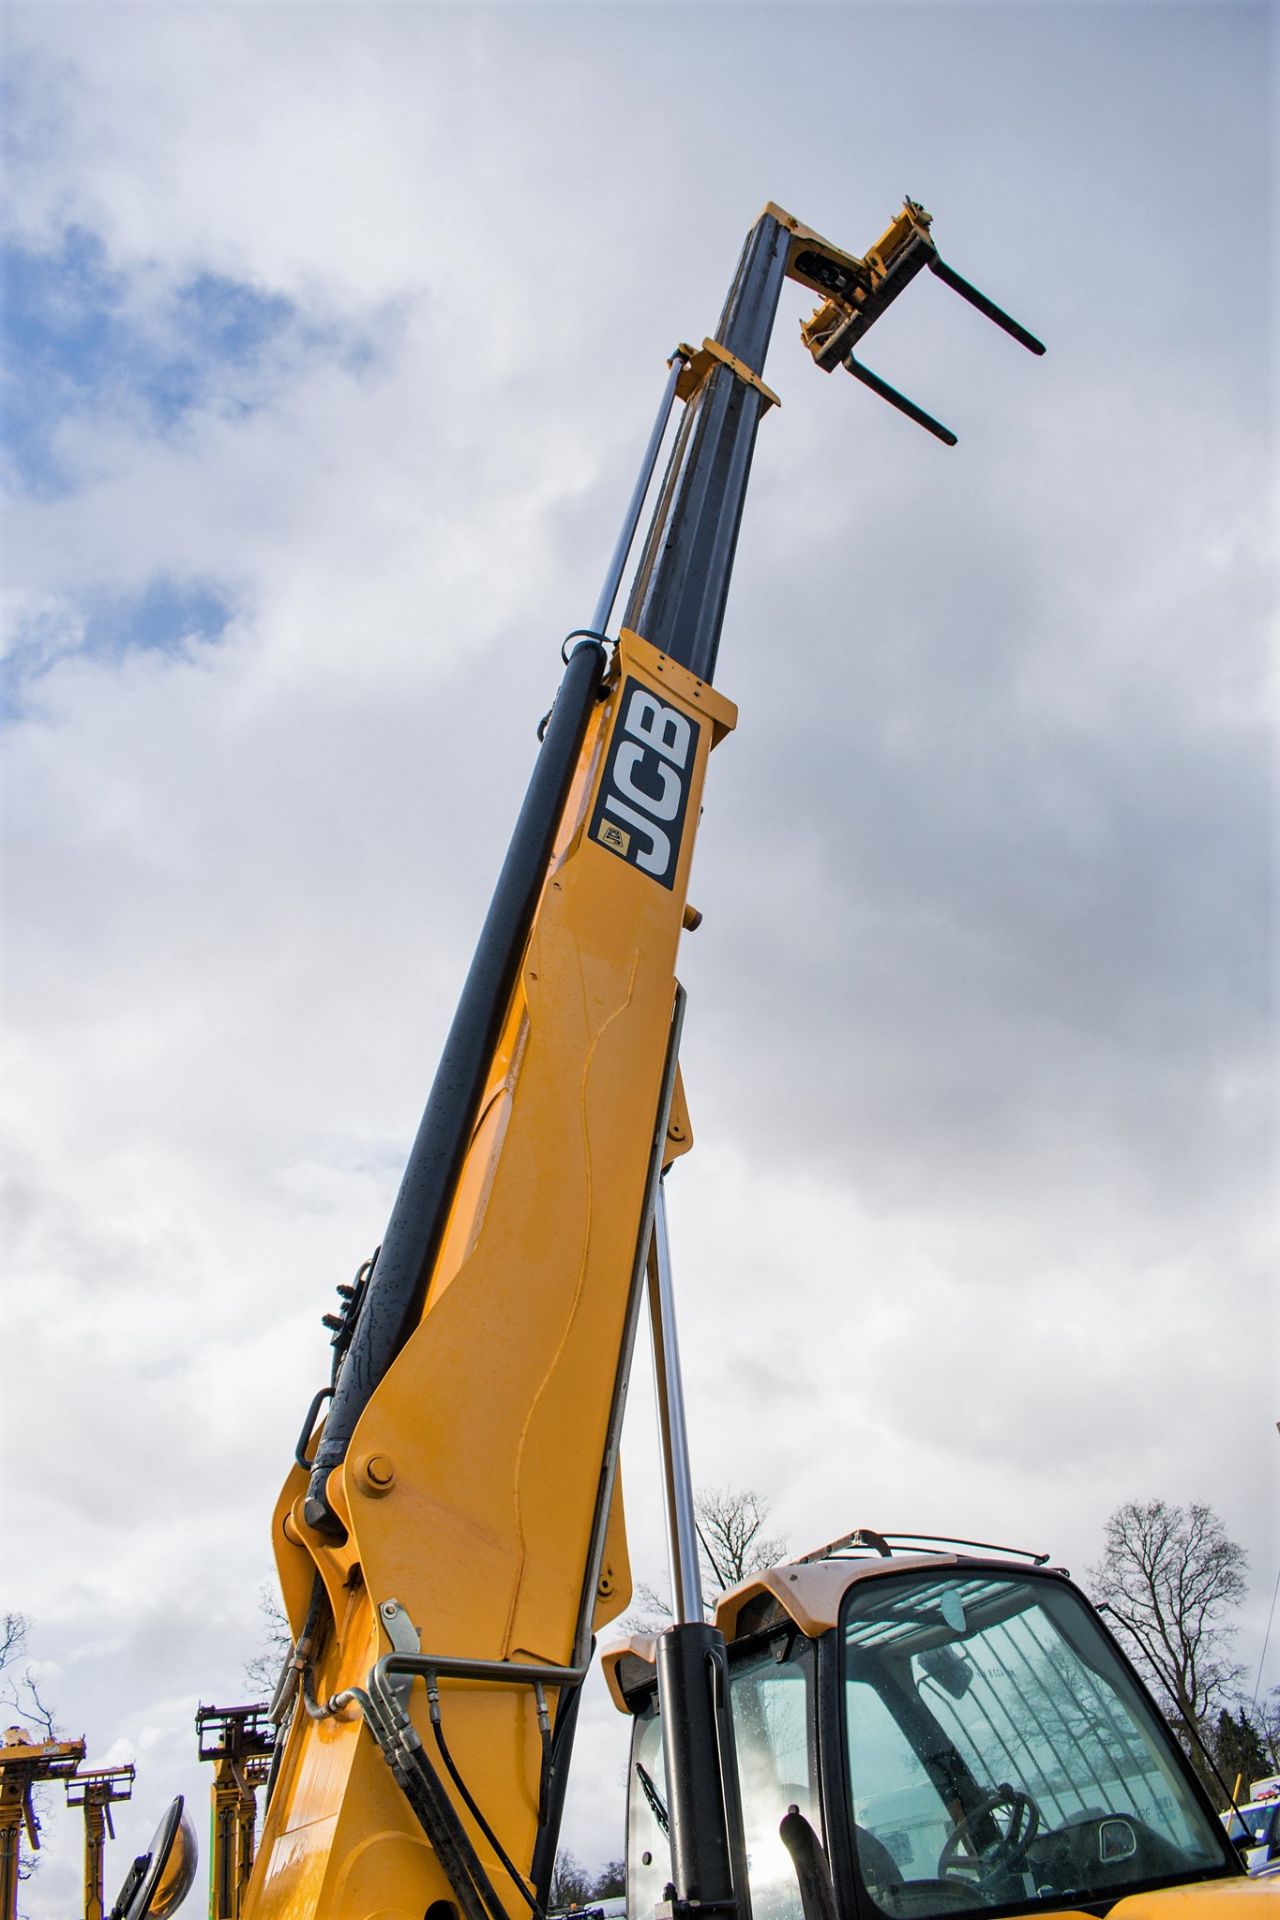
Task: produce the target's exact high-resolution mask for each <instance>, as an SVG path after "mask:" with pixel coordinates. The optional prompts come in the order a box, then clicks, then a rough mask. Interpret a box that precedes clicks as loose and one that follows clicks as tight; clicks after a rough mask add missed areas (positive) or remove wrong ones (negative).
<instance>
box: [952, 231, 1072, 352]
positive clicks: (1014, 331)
mask: <svg viewBox="0 0 1280 1920" xmlns="http://www.w3.org/2000/svg"><path fill="white" fill-rule="evenodd" d="M928 265H929V271H930V273H936V274H937V276H938V278H939V280H941V282H942V284H943V286H944V287H950V289H951V291H952V293H958V294H959V295H960V298H961V299H962V300H967V301H968V302H969V305H970V306H971V307H976V308H977V309H978V312H979V313H982V314H985V315H986V317H987V319H988V320H994V321H995V323H996V325H997V326H998V327H1001V328H1003V330H1004V331H1005V333H1007V334H1009V335H1010V336H1011V338H1013V339H1014V340H1016V341H1017V342H1018V345H1019V346H1020V347H1025V348H1026V349H1027V352H1028V353H1043V352H1044V342H1043V340H1037V339H1036V337H1035V335H1034V333H1028V332H1027V329H1026V328H1025V327H1024V326H1021V325H1020V324H1019V323H1018V321H1016V320H1015V319H1014V318H1013V316H1012V315H1011V314H1008V313H1006V312H1005V310H1004V308H1003V307H998V306H997V305H996V303H995V301H994V300H989V299H988V298H987V296H986V294H985V293H979V291H978V289H977V288H976V287H975V286H974V284H973V282H972V281H971V280H966V279H965V277H964V275H963V274H962V273H957V272H956V270H955V268H954V267H949V266H948V265H947V263H946V261H945V260H940V259H939V258H938V256H937V254H936V253H934V254H931V255H930V257H929V262H928Z"/></svg>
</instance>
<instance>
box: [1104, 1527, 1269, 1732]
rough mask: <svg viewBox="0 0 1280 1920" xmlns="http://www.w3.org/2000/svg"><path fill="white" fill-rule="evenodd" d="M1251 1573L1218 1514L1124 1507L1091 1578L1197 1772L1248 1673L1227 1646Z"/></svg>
mask: <svg viewBox="0 0 1280 1920" xmlns="http://www.w3.org/2000/svg"><path fill="white" fill-rule="evenodd" d="M1248 1564H1249V1556H1248V1554H1247V1553H1246V1552H1245V1550H1244V1548H1243V1547H1242V1546H1240V1545H1239V1544H1238V1543H1237V1542H1236V1541H1234V1540H1231V1539H1228V1537H1227V1533H1226V1530H1225V1528H1224V1527H1223V1524H1222V1522H1221V1520H1220V1519H1219V1518H1218V1516H1217V1514H1216V1513H1214V1511H1213V1509H1212V1508H1211V1507H1206V1506H1201V1505H1198V1504H1195V1503H1192V1504H1191V1505H1189V1506H1186V1507H1176V1506H1170V1505H1169V1503H1168V1501H1165V1500H1127V1501H1126V1502H1125V1503H1124V1505H1123V1506H1120V1507H1117V1508H1116V1510H1115V1512H1114V1513H1113V1514H1112V1515H1111V1518H1110V1519H1109V1520H1108V1521H1107V1528H1106V1550H1105V1552H1104V1554H1103V1557H1102V1559H1101V1561H1100V1562H1099V1564H1098V1565H1097V1566H1096V1567H1091V1568H1090V1570H1089V1579H1090V1582H1091V1584H1092V1587H1093V1592H1094V1597H1095V1599H1097V1600H1099V1601H1101V1602H1103V1603H1104V1604H1105V1606H1106V1608H1107V1611H1108V1614H1109V1615H1110V1618H1111V1624H1112V1626H1113V1627H1114V1628H1115V1631H1116V1635H1117V1637H1118V1638H1119V1639H1120V1640H1121V1642H1122V1643H1123V1645H1124V1647H1125V1650H1126V1652H1127V1653H1128V1654H1129V1656H1130V1658H1131V1659H1132V1660H1133V1662H1134V1664H1135V1665H1136V1666H1137V1667H1138V1668H1139V1669H1140V1670H1141V1671H1142V1672H1143V1674H1144V1675H1145V1676H1146V1678H1147V1679H1148V1680H1149V1681H1150V1682H1151V1683H1152V1685H1153V1687H1154V1690H1155V1693H1156V1695H1157V1698H1158V1699H1159V1701H1160V1704H1161V1706H1162V1707H1163V1708H1164V1710H1165V1714H1166V1716H1167V1718H1168V1719H1169V1721H1170V1724H1171V1725H1172V1726H1173V1728H1174V1730H1175V1732H1177V1733H1178V1734H1179V1736H1180V1737H1181V1738H1182V1739H1183V1742H1184V1744H1185V1745H1186V1747H1187V1752H1188V1754H1189V1756H1190V1758H1191V1760H1192V1762H1193V1764H1195V1765H1196V1766H1197V1767H1198V1768H1202V1766H1203V1762H1202V1758H1201V1751H1200V1746H1201V1743H1203V1746H1204V1747H1205V1748H1207V1749H1208V1750H1209V1751H1210V1752H1212V1750H1213V1745H1214V1733H1215V1727H1216V1721H1217V1716H1218V1714H1219V1713H1220V1712H1221V1711H1222V1710H1223V1709H1224V1708H1225V1707H1227V1706H1228V1705H1229V1704H1230V1702H1231V1701H1232V1700H1233V1699H1234V1698H1235V1697H1236V1695H1237V1693H1238V1691H1239V1684H1240V1680H1241V1678H1242V1676H1243V1673H1244V1669H1243V1668H1242V1667H1241V1666H1239V1665H1238V1664H1237V1663H1236V1662H1235V1661H1234V1660H1232V1659H1231V1657H1230V1653H1229V1643H1230V1641H1231V1639H1232V1638H1233V1636H1234V1634H1235V1631H1236V1629H1235V1626H1234V1624H1233V1622H1232V1620H1231V1617H1230V1616H1231V1614H1232V1612H1233V1610H1234V1609H1235V1608H1236V1607H1237V1606H1239V1604H1240V1602H1241V1601H1242V1600H1243V1599H1244V1596H1245V1592H1246V1585H1245V1571H1246V1568H1247V1567H1248Z"/></svg>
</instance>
